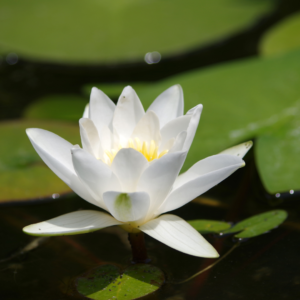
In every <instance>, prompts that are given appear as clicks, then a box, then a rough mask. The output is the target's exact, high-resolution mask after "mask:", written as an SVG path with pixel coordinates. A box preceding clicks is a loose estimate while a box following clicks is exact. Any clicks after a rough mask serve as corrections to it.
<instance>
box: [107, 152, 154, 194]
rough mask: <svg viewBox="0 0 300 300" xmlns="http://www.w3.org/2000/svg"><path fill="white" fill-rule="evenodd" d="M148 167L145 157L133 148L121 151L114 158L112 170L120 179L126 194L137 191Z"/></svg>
mask: <svg viewBox="0 0 300 300" xmlns="http://www.w3.org/2000/svg"><path fill="white" fill-rule="evenodd" d="M147 166H148V161H147V159H146V158H145V156H144V155H143V154H142V153H140V152H138V151H136V150H134V149H131V148H125V149H121V150H120V151H119V152H118V153H117V155H116V157H115V158H114V160H113V162H112V164H111V169H112V170H113V172H114V174H115V175H116V176H117V177H118V179H119V182H120V183H121V186H122V191H123V192H125V193H129V192H133V191H135V190H136V185H137V182H138V180H139V178H140V176H141V174H142V172H143V171H144V169H145V168H146V167H147Z"/></svg>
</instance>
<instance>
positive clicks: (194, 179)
mask: <svg viewBox="0 0 300 300" xmlns="http://www.w3.org/2000/svg"><path fill="white" fill-rule="evenodd" d="M201 111H202V105H198V106H196V107H194V108H192V109H191V110H189V111H188V113H187V114H186V115H183V93H182V89H181V87H180V86H179V85H176V86H173V87H171V88H169V89H168V90H166V91H165V92H163V93H162V94H161V95H159V96H158V97H157V98H156V99H155V101H154V102H153V103H152V104H151V106H150V107H149V108H148V110H147V111H146V112H145V111H144V108H143V106H142V104H141V102H140V100H139V98H138V96H137V94H136V93H135V91H134V90H133V89H132V88H131V87H126V88H125V89H124V90H123V92H122V94H121V96H120V98H119V101H118V103H117V105H115V104H114V103H113V102H112V101H111V100H110V99H109V98H108V97H107V96H106V95H105V94H104V93H103V92H101V91H100V90H98V89H96V88H93V90H92V93H91V98H90V103H89V106H88V107H87V108H86V110H85V112H84V115H83V118H82V119H80V121H79V124H80V134H81V141H82V148H80V147H79V146H78V145H75V146H73V145H72V144H70V143H69V142H67V141H66V140H64V139H62V138H61V137H59V136H57V135H56V134H54V133H51V132H49V131H46V130H43V129H37V128H30V129H27V134H28V136H29V139H30V141H31V143H32V145H33V147H34V148H35V150H36V151H37V153H38V154H39V155H40V157H41V158H42V159H43V160H44V162H45V163H46V164H47V165H48V166H49V167H50V168H51V170H52V171H53V172H54V173H56V175H57V176H59V177H60V178H61V179H62V180H63V181H64V182H65V183H66V184H67V185H69V186H70V188H71V189H73V191H74V192H75V193H77V194H78V195H79V196H80V197H82V198H83V199H85V200H86V201H88V202H90V203H92V204H94V205H96V206H98V207H100V208H102V209H103V210H104V211H106V212H103V211H96V210H95V211H93V210H83V211H76V212H72V213H68V214H65V215H62V216H60V217H57V218H54V219H51V220H48V221H45V222H41V223H37V224H33V225H29V226H27V227H25V228H24V229H23V230H24V232H26V233H28V234H31V235H37V236H55V235H72V234H81V233H87V232H91V231H95V230H99V229H101V228H105V227H108V226H113V225H119V226H121V227H123V228H124V229H125V230H127V231H128V232H140V231H142V232H144V233H146V234H148V235H150V236H152V237H153V238H155V239H157V240H159V241H161V242H162V243H165V244H166V245H168V246H170V247H172V248H175V249H177V250H179V251H182V252H184V253H187V254H190V255H194V256H201V257H217V256H218V253H217V251H216V250H215V249H214V248H213V247H212V246H211V245H210V244H209V243H208V242H207V241H206V240H205V239H204V238H203V237H202V236H201V235H200V234H199V233H198V232H197V231H196V230H195V229H194V228H193V227H191V226H190V225H189V224H188V223H187V222H186V221H184V220H183V219H181V218H180V217H177V216H175V215H172V214H165V213H167V212H169V211H172V210H174V209H177V208H179V207H181V206H183V205H185V204H187V203H188V202H190V201H191V200H192V199H194V198H195V197H197V196H199V195H200V194H202V193H204V192H206V191H207V190H208V189H210V188H211V187H213V186H215V185H216V184H218V183H219V182H220V181H222V180H224V179H225V178H226V177H227V176H229V175H230V174H231V173H233V172H234V171H235V170H237V169H238V168H240V167H242V166H244V161H243V160H242V157H243V155H244V154H245V153H246V152H247V150H248V148H249V147H248V146H249V144H242V145H239V146H237V147H236V148H232V149H229V150H227V152H226V151H225V152H224V153H220V154H217V155H214V156H211V157H208V158H206V159H203V160H201V161H199V162H197V163H196V164H195V165H193V166H192V167H191V168H190V169H189V170H188V171H186V172H185V173H183V174H181V175H179V176H178V174H179V172H180V169H181V167H182V165H183V163H184V160H185V158H186V155H187V152H188V149H189V147H190V145H191V143H192V140H193V138H194V135H195V131H196V129H197V126H198V122H199V118H200V114H201ZM107 212H108V213H107Z"/></svg>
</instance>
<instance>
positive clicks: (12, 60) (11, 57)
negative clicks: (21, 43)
mask: <svg viewBox="0 0 300 300" xmlns="http://www.w3.org/2000/svg"><path fill="white" fill-rule="evenodd" d="M18 60H19V57H18V55H17V54H16V53H9V54H7V56H6V62H7V63H8V64H9V65H15V64H16V63H17V62H18Z"/></svg>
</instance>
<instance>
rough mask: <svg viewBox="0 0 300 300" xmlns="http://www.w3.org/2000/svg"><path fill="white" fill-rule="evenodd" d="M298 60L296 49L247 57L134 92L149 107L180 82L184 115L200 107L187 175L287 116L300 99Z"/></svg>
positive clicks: (185, 167) (280, 121)
mask: <svg viewBox="0 0 300 300" xmlns="http://www.w3.org/2000/svg"><path fill="white" fill-rule="evenodd" d="M299 61H300V51H297V52H293V53H288V54H287V55H285V56H281V57H274V58H264V59H262V58H255V59H247V60H244V61H239V62H235V63H228V64H223V65H221V66H217V67H211V68H207V69H205V70H200V71H194V72H189V73H185V74H182V75H178V76H174V77H172V78H170V79H167V80H163V81H160V82H159V83H155V84H149V86H148V87H144V88H141V87H138V88H137V89H136V90H137V93H138V95H139V97H140V99H141V101H142V102H143V105H144V107H145V108H147V107H148V106H149V105H150V104H151V102H152V101H153V100H154V99H155V98H156V97H157V96H158V95H159V94H160V93H161V92H163V91H164V90H165V89H167V88H168V87H170V86H171V85H174V84H177V83H180V84H181V85H182V88H183V92H184V99H185V111H187V110H188V109H190V108H191V107H193V106H195V105H197V104H198V103H202V104H203V107H204V108H203V112H202V116H201V120H200V124H199V127H198V130H197V133H196V135H195V138H194V141H193V143H192V146H191V149H190V151H189V153H188V156H187V159H186V161H185V164H184V166H183V169H182V171H185V170H187V169H188V168H189V167H191V166H192V165H193V164H194V163H195V162H197V161H198V160H200V159H203V158H205V157H207V156H210V155H213V154H216V153H219V152H221V151H223V150H225V149H227V148H229V147H232V146H234V145H237V144H239V143H241V142H243V141H247V140H251V139H252V138H254V137H257V136H259V135H261V134H263V133H265V132H266V131H267V130H269V129H270V128H271V127H273V126H276V125H277V124H278V123H280V124H281V123H282V122H283V121H284V120H286V119H287V118H289V116H290V112H289V109H288V108H289V107H293V106H294V105H295V101H296V100H297V99H298V98H299V95H300V64H299ZM286 109H287V111H285V110H286ZM254 147H255V143H254ZM259 163H260V161H258V164H259ZM264 178H265V177H264ZM264 178H262V180H264ZM263 183H264V184H265V182H264V181H263ZM286 188H289V187H286Z"/></svg>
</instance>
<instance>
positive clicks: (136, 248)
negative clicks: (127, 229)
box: [128, 231, 150, 263]
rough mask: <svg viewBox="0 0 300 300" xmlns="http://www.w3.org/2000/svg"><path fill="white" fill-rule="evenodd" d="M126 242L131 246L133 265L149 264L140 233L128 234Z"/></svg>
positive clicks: (142, 236) (142, 235)
mask: <svg viewBox="0 0 300 300" xmlns="http://www.w3.org/2000/svg"><path fill="white" fill-rule="evenodd" d="M128 240H129V242H130V245H131V251H132V262H133V263H149V262H150V259H148V256H147V250H146V245H145V237H144V233H143V232H142V231H140V232H135V233H129V234H128Z"/></svg>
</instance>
